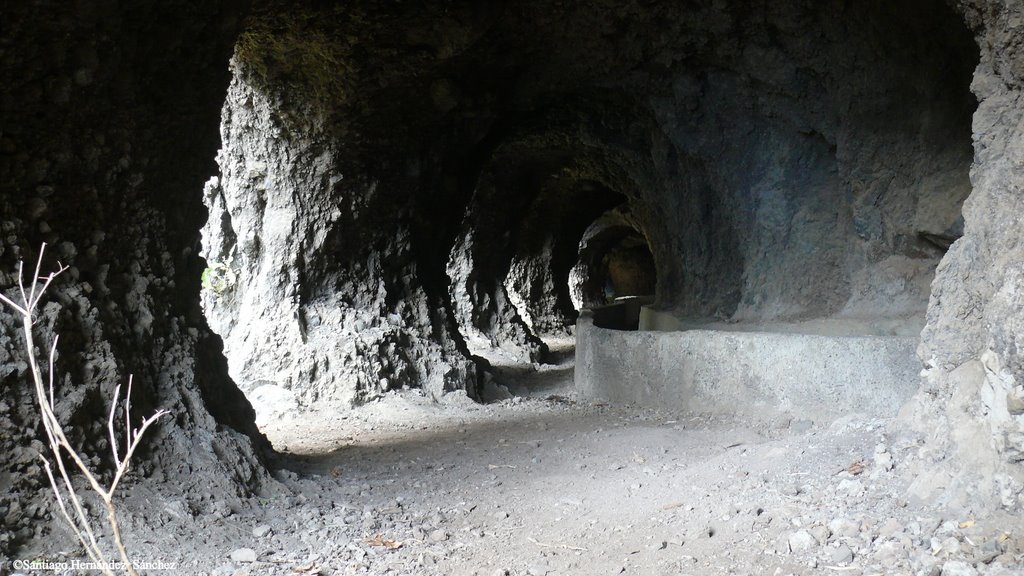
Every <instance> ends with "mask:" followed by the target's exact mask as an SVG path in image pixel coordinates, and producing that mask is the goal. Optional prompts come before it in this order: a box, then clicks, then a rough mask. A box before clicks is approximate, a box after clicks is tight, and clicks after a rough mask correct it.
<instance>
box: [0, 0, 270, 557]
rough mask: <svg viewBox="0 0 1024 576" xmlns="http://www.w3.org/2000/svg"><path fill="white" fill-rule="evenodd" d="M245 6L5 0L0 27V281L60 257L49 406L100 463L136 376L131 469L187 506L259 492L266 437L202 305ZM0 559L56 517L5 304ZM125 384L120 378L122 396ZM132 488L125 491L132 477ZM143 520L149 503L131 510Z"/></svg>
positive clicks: (17, 337) (8, 282)
mask: <svg viewBox="0 0 1024 576" xmlns="http://www.w3.org/2000/svg"><path fill="white" fill-rule="evenodd" d="M244 10H245V5H244V3H243V2H232V1H224V2H207V1H202V2H198V1H197V2H192V1H189V0H182V1H175V0H172V1H168V2H160V3H149V2H147V3H130V5H117V4H110V3H94V2H79V3H74V4H73V5H69V4H67V3H64V2H33V3H6V4H5V5H4V8H3V18H2V19H3V25H2V28H3V36H2V39H0V42H2V44H0V84H2V85H3V86H4V89H3V91H2V92H0V214H2V217H0V228H2V230H3V235H2V239H0V242H2V243H0V289H2V290H3V291H4V293H5V294H6V295H7V296H10V297H15V295H16V294H17V289H16V288H15V287H16V285H17V277H16V271H17V262H18V260H21V259H24V260H28V261H29V262H30V263H33V264H34V262H35V259H36V256H37V254H38V250H39V247H40V245H41V244H42V243H43V242H47V243H49V244H50V246H51V247H50V250H49V256H48V258H47V260H46V262H45V266H44V270H52V269H53V268H54V267H55V266H56V261H57V260H59V261H61V262H62V263H64V264H66V265H68V266H70V269H69V270H68V271H67V272H66V273H65V274H64V275H63V276H62V277H60V279H59V280H58V281H57V283H56V284H55V286H54V287H53V288H52V289H51V293H50V294H49V295H48V297H47V298H46V299H45V300H44V302H43V304H42V306H41V307H42V311H41V313H40V322H39V327H38V330H37V334H36V337H37V343H38V344H39V348H40V353H44V352H45V351H46V349H48V342H49V340H50V337H51V335H52V334H55V333H59V334H60V336H61V340H60V348H59V358H58V362H57V371H58V373H59V378H58V386H57V390H56V396H57V413H58V416H59V417H60V418H61V420H62V422H63V423H64V424H65V426H67V429H68V432H69V435H70V437H71V439H72V441H73V442H74V443H75V444H76V446H78V447H79V448H80V450H81V451H82V453H83V454H85V455H86V457H87V458H89V459H90V461H91V462H92V463H93V464H94V465H96V466H97V467H98V468H99V469H100V470H105V469H109V466H110V464H111V463H110V462H109V452H110V449H109V447H108V446H107V440H106V414H107V413H108V410H109V405H110V402H111V400H112V395H113V392H114V387H115V385H118V384H124V383H125V381H126V380H127V378H128V375H129V374H134V377H135V378H134V388H133V398H132V405H133V409H134V411H135V414H134V417H138V418H141V417H142V415H148V414H150V413H152V412H153V411H154V410H156V409H157V408H158V407H159V408H166V409H168V410H170V411H171V414H172V415H171V417H165V418H164V419H162V420H161V421H160V423H159V424H158V425H157V426H156V427H155V428H154V429H153V431H152V432H151V433H149V434H148V435H147V437H146V439H145V440H144V442H143V446H142V449H141V451H140V453H139V454H138V455H137V456H136V465H135V466H134V467H133V470H135V472H133V473H132V476H134V475H135V474H141V475H145V476H152V477H153V480H158V479H161V478H162V479H165V480H167V481H168V483H166V484H161V483H159V482H156V483H154V484H153V486H155V487H156V490H158V491H159V490H166V489H168V487H173V491H174V492H176V493H177V494H179V497H182V498H185V499H186V500H187V501H188V503H189V505H191V506H195V507H196V508H197V509H202V508H203V507H206V506H209V505H211V504H212V501H210V500H208V496H209V494H210V493H211V491H214V492H217V493H222V494H224V497H225V498H227V499H229V500H230V499H231V498H234V497H239V496H242V495H245V494H249V493H251V492H252V491H255V490H258V489H260V487H261V485H262V483H263V480H264V478H265V474H264V472H263V464H262V463H261V462H260V460H259V457H258V453H259V451H260V450H261V449H262V447H264V446H265V440H264V439H263V437H262V435H261V434H259V432H258V431H257V430H256V428H255V426H253V412H252V408H251V407H250V406H249V404H248V402H247V401H246V400H245V398H244V397H243V396H242V394H241V393H240V392H239V390H238V389H237V388H236V387H235V386H234V384H233V383H232V382H231V380H230V379H229V378H228V376H227V370H226V366H225V362H224V359H223V356H222V354H221V344H220V339H219V338H218V337H217V336H216V335H215V334H213V333H211V332H210V330H209V328H208V327H207V325H206V321H205V320H204V318H203V314H202V311H201V309H200V307H199V274H200V271H201V270H202V266H201V264H200V262H201V261H200V259H199V257H198V253H197V248H198V230H199V227H200V225H201V224H202V222H203V219H204V217H205V210H204V208H203V204H202V199H201V190H202V182H203V180H204V179H205V174H207V173H208V172H209V170H210V169H211V165H212V162H211V161H212V158H213V155H214V153H215V152H216V149H217V132H216V123H217V111H218V109H219V106H220V103H221V102H223V95H224V89H225V87H226V86H227V82H228V79H229V77H228V75H227V70H226V62H227V58H228V55H229V53H230V48H231V46H232V44H233V41H234V37H235V34H236V32H237V29H238V27H239V25H240V18H241V16H242V14H243V13H244ZM0 326H2V331H0V397H2V401H0V461H2V462H0V464H2V466H0V509H2V510H4V511H5V512H4V515H3V516H0V556H3V555H4V554H6V553H8V552H10V551H11V550H12V548H13V547H14V546H17V545H19V544H21V543H24V542H26V541H27V540H29V539H33V538H40V537H41V536H42V535H43V534H44V533H46V531H47V530H48V527H49V524H48V523H47V522H46V521H45V519H46V518H47V517H49V515H50V510H51V506H50V502H51V500H50V498H51V497H50V496H49V495H48V492H49V487H48V482H47V480H46V477H45V475H44V474H43V471H42V469H41V467H40V465H39V461H38V458H37V456H36V453H37V451H45V450H46V449H45V448H44V446H43V445H42V444H40V443H39V441H38V439H39V438H41V437H43V434H42V430H41V426H40V424H39V421H38V416H37V414H38V410H37V408H36V407H35V396H34V390H33V388H32V386H31V384H30V380H29V379H30V376H29V375H28V373H27V365H26V363H25V352H24V343H23V340H22V337H21V334H20V321H19V320H18V319H16V318H15V317H13V316H12V315H11V314H10V311H9V310H7V309H6V308H5V309H4V310H3V311H0ZM122 394H123V392H122ZM129 485H130V483H128V484H126V488H125V489H130V488H129V487H128V486H129ZM137 512H138V513H139V514H141V515H143V516H145V515H147V514H149V513H151V512H152V511H151V510H150V511H146V510H142V511H137Z"/></svg>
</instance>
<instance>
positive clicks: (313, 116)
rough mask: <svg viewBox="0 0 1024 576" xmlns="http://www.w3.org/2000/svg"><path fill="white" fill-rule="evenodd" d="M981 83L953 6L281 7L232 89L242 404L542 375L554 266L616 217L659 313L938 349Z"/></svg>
mask: <svg viewBox="0 0 1024 576" xmlns="http://www.w3.org/2000/svg"><path fill="white" fill-rule="evenodd" d="M527 31H528V32H527ZM977 57H978V56H977V47H976V44H975V43H974V41H973V39H972V38H971V34H970V32H969V30H967V28H966V27H965V26H964V24H963V22H962V19H961V18H960V16H959V15H957V14H956V13H955V12H954V11H953V9H952V8H951V7H949V6H948V5H946V4H944V3H943V2H940V1H937V0H901V1H900V2H898V3H895V4H894V3H891V2H882V1H881V0H872V1H869V2H861V3H857V4H852V3H849V2H845V1H842V0H832V1H830V2H826V3H820V2H806V1H802V0H800V1H797V0H794V1H792V2H785V3H770V4H765V5H759V6H753V7H752V6H750V5H749V3H744V2H718V3H714V4H706V5H705V4H702V3H696V4H678V3H655V4H649V5H648V4H645V5H644V6H643V7H642V8H641V7H639V6H636V5H634V4H631V3H620V2H611V1H606V0H592V1H590V2H586V3H582V4H574V5H572V6H569V5H558V4H552V3H547V2H541V1H536V2H525V3H516V4H515V5H511V4H503V3H495V4H491V5H488V6H487V7H481V6H472V5H470V4H459V3H455V4H452V5H449V6H446V7H443V8H442V7H438V6H431V7H413V6H397V5H390V4H387V3H382V2H375V1H369V0H368V1H366V2H360V3H354V4H352V5H348V6H346V7H345V8H344V9H341V8H335V7H328V6H321V5H313V4H310V5H305V4H303V5H300V6H299V7H296V6H295V5H294V4H293V3H285V2H280V1H276V0H275V1H271V0H268V1H266V2H263V3H261V4H260V5H259V7H258V8H257V10H256V11H255V14H254V16H253V17H252V18H251V19H250V21H249V23H248V24H247V30H246V32H245V33H244V34H243V36H242V38H241V40H240V41H239V43H238V46H237V48H236V54H235V58H234V60H233V73H234V81H233V83H232V88H231V93H230V96H229V98H228V100H227V102H226V103H225V108H224V113H223V132H224V134H223V137H224V149H223V151H222V153H221V155H220V158H219V159H220V164H221V175H220V177H219V179H218V180H217V181H215V182H213V183H211V185H210V187H209V189H208V194H207V204H208V205H209V206H210V209H211V211H212V213H213V216H212V217H211V220H210V224H209V225H208V226H207V228H206V230H205V238H206V241H205V250H206V254H207V255H208V256H209V259H210V260H211V261H212V262H214V265H215V268H216V269H213V268H211V271H210V275H214V276H216V275H218V274H219V275H221V276H223V277H224V280H230V282H226V283H225V282H221V284H223V285H221V284H218V289H217V290H215V291H211V292H208V294H207V297H206V300H205V303H206V304H205V306H206V311H207V314H208V315H209V317H210V318H211V323H212V325H213V326H214V327H215V329H216V330H217V331H218V333H220V334H222V335H223V336H224V337H225V342H226V349H227V354H228V357H229V359H230V363H231V372H232V374H233V375H234V376H235V378H236V379H237V380H238V381H239V382H241V385H242V386H243V388H245V389H246V390H247V391H250V392H254V391H255V390H256V389H258V388H262V387H269V388H266V390H267V391H268V392H267V393H268V394H273V395H275V396H285V397H287V398H289V399H291V401H292V402H299V403H308V402H313V401H319V400H323V399H332V400H339V401H342V402H344V403H350V402H358V401H360V400H363V399H366V398H369V397H372V396H374V395H376V394H378V393H380V392H382V391H386V390H388V389H391V388H394V387H398V386H404V385H411V386H415V385H426V386H427V387H428V388H429V389H430V390H431V391H432V392H433V393H434V394H439V393H441V392H443V391H448V390H454V389H463V388H465V389H467V390H468V391H469V392H470V393H471V394H472V393H474V390H475V387H476V386H477V382H478V379H477V374H476V369H475V365H474V363H473V362H471V361H470V360H469V358H470V356H471V355H472V354H473V353H478V354H486V353H487V350H502V351H504V352H505V353H506V354H508V355H511V356H513V357H518V358H520V359H525V360H533V361H536V360H538V359H540V358H541V357H542V356H543V351H544V347H543V344H542V342H541V341H540V340H539V338H538V335H540V334H544V333H545V332H550V331H552V330H554V331H558V330H559V329H564V328H560V327H564V326H565V325H566V323H567V320H570V319H571V317H572V316H573V315H574V313H575V312H574V311H572V310H570V309H569V306H568V302H569V301H571V300H570V299H569V298H568V294H567V290H563V286H565V284H568V282H567V280H568V275H569V270H570V269H571V268H572V267H573V265H574V264H575V262H573V261H572V256H570V255H567V254H571V252H572V251H571V249H568V248H566V247H571V246H573V245H574V244H575V245H578V242H579V240H580V239H581V238H582V236H583V233H584V231H585V229H586V228H587V226H588V225H589V224H590V223H592V222H593V221H594V220H595V219H596V218H598V217H599V216H600V215H601V214H602V213H603V212H605V211H606V210H608V209H609V208H611V207H613V206H614V205H615V204H614V203H611V202H610V201H609V198H621V199H624V200H625V201H626V202H627V203H628V208H629V210H630V211H631V213H632V214H633V215H634V216H635V218H636V220H637V222H638V224H637V229H638V230H641V231H642V236H643V239H644V240H645V241H646V243H647V244H648V245H649V246H650V248H651V251H652V256H653V259H654V262H655V264H656V266H657V290H656V292H657V299H658V306H659V307H660V308H662V309H670V310H674V311H675V312H676V313H677V314H678V315H680V316H682V317H704V318H707V317H712V316H714V317H719V318H726V319H732V320H740V321H752V322H756V321H776V320H805V319H812V318H822V317H842V318H851V319H863V318H878V317H884V318H886V319H898V320H900V321H903V322H906V323H911V324H916V325H923V316H924V311H925V308H926V304H927V298H928V293H929V283H930V281H931V279H932V277H933V272H934V268H935V266H936V264H937V263H938V261H939V259H940V257H941V256H942V254H943V253H944V250H945V249H946V247H948V245H949V243H950V242H952V241H953V240H954V239H955V238H956V237H958V236H959V235H960V234H961V233H962V221H961V219H960V217H959V207H960V204H961V202H962V201H963V199H964V198H965V197H966V195H967V194H968V192H969V191H970V182H969V178H968V168H969V166H970V162H971V150H970V147H969V144H968V137H969V133H970V119H971V114H972V113H973V111H974V107H975V105H976V103H975V100H974V98H973V96H972V95H971V94H970V92H969V83H970V73H971V70H972V69H973V67H974V66H975V65H976V63H977ZM583 190H589V191H591V192H592V193H588V192H581V191H583ZM593 191H600V192H593ZM619 202H621V201H619ZM617 203H618V202H617ZM542 212H543V213H544V214H543V216H541V215H540V214H541V213H542ZM562 224H565V226H562ZM556 253H557V257H556ZM603 256H604V255H603V254H602V255H598V256H597V257H598V259H599V260H600V259H601V258H603ZM556 263H557V264H556ZM228 284H230V286H228ZM242 318H244V319H245V322H240V321H239V319H242Z"/></svg>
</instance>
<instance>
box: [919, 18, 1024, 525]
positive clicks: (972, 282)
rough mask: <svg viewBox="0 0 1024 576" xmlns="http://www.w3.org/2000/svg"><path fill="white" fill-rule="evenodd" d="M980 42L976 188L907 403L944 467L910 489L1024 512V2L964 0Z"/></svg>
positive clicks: (945, 266)
mask: <svg viewBox="0 0 1024 576" xmlns="http://www.w3.org/2000/svg"><path fill="white" fill-rule="evenodd" d="M960 5H961V10H962V11H963V12H964V14H965V18H966V20H967V22H968V24H969V25H970V26H971V27H972V28H973V29H974V30H975V34H976V36H977V39H978V44H979V45H981V46H982V47H983V49H982V52H981V62H980V63H979V65H978V67H977V70H976V71H975V74H974V81H973V83H972V84H971V88H972V90H973V91H974V93H975V95H976V96H977V98H978V101H979V105H978V110H977V112H976V113H975V115H974V150H975V155H974V165H973V167H972V169H971V182H972V184H973V191H972V193H971V196H970V197H969V198H968V199H967V201H966V202H965V204H964V209H963V213H964V221H965V224H964V236H963V237H962V238H961V239H960V240H958V241H957V242H956V243H955V244H953V246H952V248H951V249H950V251H949V253H948V254H947V255H946V257H945V258H944V259H943V261H942V263H941V264H940V266H939V269H938V272H937V275H936V279H935V282H934V283H933V285H932V295H931V302H930V304H929V307H928V322H927V325H926V326H925V329H924V332H923V334H922V343H921V347H920V349H919V355H920V357H921V360H922V362H923V363H924V364H925V367H926V371H925V373H924V374H925V375H924V378H923V385H922V389H921V392H920V393H919V394H918V397H917V402H915V403H914V404H913V405H911V406H908V407H907V408H906V411H905V415H906V421H907V422H909V423H911V424H912V425H913V426H914V427H915V428H916V430H917V431H918V433H919V434H920V436H921V438H922V444H923V445H922V452H923V453H924V454H926V455H927V457H928V458H930V459H931V460H933V461H934V462H935V463H936V469H937V470H940V471H941V472H939V473H937V474H940V478H939V479H938V480H937V481H931V482H928V483H925V482H922V483H921V485H919V486H918V487H917V488H918V489H919V490H918V492H919V494H920V496H921V497H923V498H933V499H934V498H940V499H942V500H945V501H947V502H949V503H950V504H952V505H956V506H972V505H973V506H977V505H979V503H985V504H986V505H987V506H988V507H989V508H995V507H1004V508H1006V509H1009V510H1014V511H1017V512H1018V513H1019V512H1020V511H1021V510H1024V468H1022V467H1021V464H1022V462H1024V402H1022V399H1024V351H1022V349H1021V343H1022V342H1024V323H1022V311H1024V244H1022V243H1021V216H1020V215H1021V214H1022V213H1024V144H1022V142H1024V139H1022V138H1024V87H1022V80H1024V63H1022V56H1024V52H1022V50H1024V48H1022V46H1024V28H1022V26H1021V24H1022V22H1024V6H1021V5H1020V4H1019V3H1015V2H976V3H974V2H962V3H961V4H960Z"/></svg>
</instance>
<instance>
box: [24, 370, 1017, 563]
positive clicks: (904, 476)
mask: <svg viewBox="0 0 1024 576" xmlns="http://www.w3.org/2000/svg"><path fill="white" fill-rule="evenodd" d="M561 357H562V358H563V361H562V363H561V364H558V365H550V366H536V367H533V368H530V369H523V368H515V369H513V368H511V367H503V368H500V369H499V381H500V382H502V383H504V384H507V385H509V387H510V388H513V389H514V390H515V391H517V392H518V393H519V394H522V395H521V396H516V397H513V398H510V399H506V400H503V401H500V402H496V403H492V404H487V405H479V404H475V403H473V402H471V401H470V400H468V399H467V398H465V397H464V396H461V397H460V396H456V395H450V396H448V397H446V398H445V399H444V400H443V401H442V402H440V403H435V402H432V401H430V400H429V399H427V398H425V397H423V396H422V395H420V394H418V393H417V392H416V391H406V392H402V393H399V394H393V395H389V396H386V397H385V398H383V399H381V400H379V401H377V402H374V403H372V404H370V405H367V406H365V407H363V408H361V409H359V410H355V411H351V410H350V411H329V410H324V411H323V412H321V413H319V414H308V413H307V414H306V415H304V416H302V417H301V418H286V419H282V420H278V421H276V422H274V423H273V424H271V425H268V426H266V427H265V431H266V433H267V434H268V437H270V439H271V441H272V442H273V443H274V445H275V447H276V448H277V449H278V450H279V451H280V452H281V457H280V462H279V464H280V466H281V468H280V469H279V470H278V471H277V472H275V478H276V480H277V481H278V484H276V485H275V486H273V487H272V488H273V489H270V490H268V492H267V494H266V496H264V497H261V498H258V499H256V500H255V501H254V500H248V501H241V502H240V503H238V502H237V501H234V500H231V499H230V498H226V497H225V498H224V499H221V498H219V496H217V495H207V496H208V497H207V498H206V499H205V500H204V499H202V498H200V499H199V501H198V502H197V501H193V500H188V499H181V498H180V496H178V497H176V496H175V495H174V494H173V493H168V494H163V495H161V490H160V489H156V488H152V487H151V486H150V487H147V484H146V483H145V482H143V483H140V484H137V485H135V486H132V487H131V488H130V490H129V495H128V504H127V505H126V516H127V519H126V524H127V525H128V528H127V530H128V531H129V532H130V534H131V536H130V539H129V542H130V544H131V546H132V550H133V551H134V553H135V557H136V558H141V559H146V560H151V561H152V560H156V559H162V560H164V561H167V562H174V563H176V564H177V568H176V570H175V571H174V572H175V573H181V574H221V575H228V574H239V575H248V574H394V575H403V574H407V575H427V574H430V575H434V574H437V575H473V574H475V575H481V576H497V575H505V574H508V575H516V576H518V575H530V576H541V575H546V576H555V575H559V574H561V575H567V574H581V575H591V574H641V575H680V574H693V575H703V574H779V575H783V574H836V575H867V574H913V575H918V574H922V575H929V576H931V575H936V576H939V575H946V576H960V575H970V574H992V575H997V574H1021V573H1024V571H1022V566H1024V564H1022V560H1024V539H1022V536H1024V530H1022V520H1021V519H1020V518H1012V517H985V518H980V517H973V516H971V515H970V514H966V513H961V514H960V515H953V514H950V513H944V512H943V511H941V510H938V509H934V508H930V507H927V506H923V505H920V504H919V503H915V502H912V501H909V500H908V498H907V496H906V494H907V491H906V485H907V481H908V479H909V478H912V477H913V472H914V471H915V470H918V469H920V470H925V466H924V463H923V461H921V460H919V459H918V457H917V455H916V447H915V446H914V445H912V444H909V445H908V444H907V443H906V442H907V441H901V440H899V439H897V438H896V437H893V436H891V435H890V434H888V433H887V429H888V425H889V422H888V421H886V420H880V419H875V418H867V417H861V416H858V415H849V416H847V417H844V418H842V419H840V420H838V421H835V422H831V423H827V424H822V423H812V422H807V421H790V422H779V423H777V424H775V425H773V426H771V427H765V426H763V425H758V426H755V425H753V424H751V423H745V422H742V421H723V420H722V419H720V418H719V419H710V418H708V417H706V416H702V415H700V414H677V413H666V412H661V411H652V410H644V411H641V410H636V409H629V408H613V407H609V406H602V405H595V404H588V403H579V402H576V401H574V399H573V395H572V392H571V386H570V384H571V377H572V373H571V355H569V354H562V355H561ZM226 502H232V504H231V505H229V504H227V503H226ZM147 508H148V510H150V512H149V513H146V510H147ZM40 556H41V557H45V558H49V559H56V558H59V555H55V554H53V553H52V551H51V552H50V553H49V554H41V555H40ZM51 573H52V572H51Z"/></svg>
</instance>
